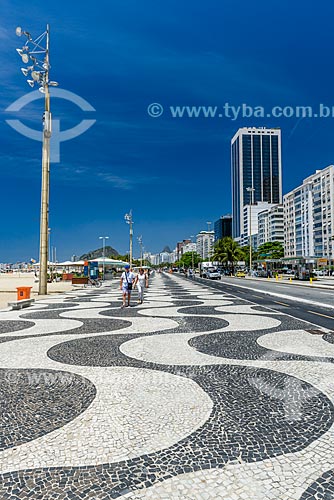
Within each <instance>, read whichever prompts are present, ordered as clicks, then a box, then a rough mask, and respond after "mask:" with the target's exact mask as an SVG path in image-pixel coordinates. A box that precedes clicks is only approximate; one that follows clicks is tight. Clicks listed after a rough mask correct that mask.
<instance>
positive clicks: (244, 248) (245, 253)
mask: <svg viewBox="0 0 334 500" xmlns="http://www.w3.org/2000/svg"><path fill="white" fill-rule="evenodd" d="M240 250H241V252H242V256H243V257H242V259H241V260H244V261H245V262H246V264H247V265H248V266H249V250H250V246H249V245H244V246H242V247H240ZM257 258H258V252H257V251H256V250H254V248H253V247H252V261H254V260H256V259H257Z"/></svg>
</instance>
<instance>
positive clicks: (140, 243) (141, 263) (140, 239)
mask: <svg viewBox="0 0 334 500" xmlns="http://www.w3.org/2000/svg"><path fill="white" fill-rule="evenodd" d="M137 240H138V243H139V246H140V267H142V266H143V237H142V236H138V238H137Z"/></svg>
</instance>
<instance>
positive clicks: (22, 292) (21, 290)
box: [16, 286, 32, 300]
mask: <svg viewBox="0 0 334 500" xmlns="http://www.w3.org/2000/svg"><path fill="white" fill-rule="evenodd" d="M31 289H32V286H18V287H16V290H17V300H23V299H30V290H31Z"/></svg>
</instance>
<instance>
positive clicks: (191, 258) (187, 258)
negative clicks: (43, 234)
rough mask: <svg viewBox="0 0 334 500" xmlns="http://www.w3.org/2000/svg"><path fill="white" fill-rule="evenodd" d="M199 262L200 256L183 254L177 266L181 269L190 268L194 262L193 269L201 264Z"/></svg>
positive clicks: (192, 253)
mask: <svg viewBox="0 0 334 500" xmlns="http://www.w3.org/2000/svg"><path fill="white" fill-rule="evenodd" d="M201 261H202V259H201V256H200V255H198V253H196V252H185V253H184V254H183V255H182V257H181V259H180V260H179V264H180V265H181V266H182V267H186V268H189V267H192V265H193V262H194V267H197V266H198V263H199V262H201Z"/></svg>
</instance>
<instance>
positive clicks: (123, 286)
mask: <svg viewBox="0 0 334 500" xmlns="http://www.w3.org/2000/svg"><path fill="white" fill-rule="evenodd" d="M134 279H135V275H134V274H133V272H132V271H131V270H130V266H129V265H128V264H127V265H126V266H124V272H123V273H122V276H121V281H120V285H119V288H120V290H122V293H123V304H122V307H126V305H127V306H128V307H129V306H130V298H131V291H132V284H133V282H134ZM126 298H127V299H128V303H127V304H126Z"/></svg>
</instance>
